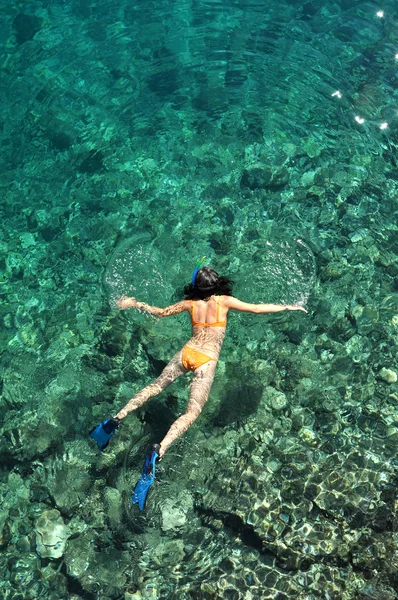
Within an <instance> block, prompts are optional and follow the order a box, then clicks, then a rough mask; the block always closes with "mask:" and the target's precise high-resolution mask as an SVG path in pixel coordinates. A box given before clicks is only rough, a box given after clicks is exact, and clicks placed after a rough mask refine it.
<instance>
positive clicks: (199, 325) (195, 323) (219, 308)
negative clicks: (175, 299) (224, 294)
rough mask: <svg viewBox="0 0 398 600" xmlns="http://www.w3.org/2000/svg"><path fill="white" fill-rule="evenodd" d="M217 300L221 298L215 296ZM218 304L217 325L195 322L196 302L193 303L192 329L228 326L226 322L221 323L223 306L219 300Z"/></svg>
mask: <svg viewBox="0 0 398 600" xmlns="http://www.w3.org/2000/svg"><path fill="white" fill-rule="evenodd" d="M216 298H218V299H220V296H214V299H216ZM216 302H217V321H216V322H215V323H199V322H198V321H195V320H194V318H193V308H194V301H192V313H191V317H192V327H226V326H227V322H226V321H220V310H221V305H220V303H219V301H218V300H216Z"/></svg>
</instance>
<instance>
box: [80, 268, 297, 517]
mask: <svg viewBox="0 0 398 600" xmlns="http://www.w3.org/2000/svg"><path fill="white" fill-rule="evenodd" d="M184 295H185V299H184V300H182V301H181V302H177V304H173V305H171V306H167V307H166V308H158V307H156V306H149V305H148V304H145V303H144V302H138V301H137V300H136V299H135V298H131V297H130V298H129V297H126V296H122V297H121V298H119V300H118V301H117V306H118V307H119V308H120V309H121V310H126V309H128V308H138V309H140V310H144V311H145V312H148V313H149V314H151V315H154V316H156V317H169V316H171V315H176V314H179V313H181V312H184V311H187V312H189V313H190V316H191V321H192V337H191V339H190V340H189V341H188V342H187V343H186V344H185V346H184V347H183V348H182V350H180V351H179V352H177V354H175V355H174V356H173V358H172V359H171V361H170V362H169V363H168V365H167V366H166V367H165V368H164V369H163V371H162V373H161V374H160V376H159V377H158V378H157V379H156V380H155V381H154V382H152V383H151V384H150V385H148V386H147V387H145V388H144V389H143V390H141V391H140V392H138V393H137V394H136V395H135V396H133V398H131V400H129V402H128V403H127V404H126V406H125V407H124V408H122V409H121V410H120V411H119V412H118V413H117V415H116V416H115V417H114V418H112V419H108V420H106V421H103V422H102V423H100V425H98V426H97V427H95V428H94V429H93V430H92V431H91V433H90V435H91V437H93V438H94V439H95V440H96V441H97V444H98V447H99V448H100V450H103V449H104V448H105V447H106V446H107V444H108V442H109V440H110V438H111V437H112V435H113V434H114V432H115V430H116V429H117V427H118V426H119V423H120V421H121V420H122V419H124V418H125V417H126V416H127V415H128V413H129V412H131V411H133V410H135V409H137V408H139V407H140V406H142V405H143V404H144V403H145V402H146V401H147V400H148V399H149V398H152V396H156V395H157V394H159V393H160V392H162V391H163V390H164V389H166V388H167V387H168V386H169V385H170V384H171V383H172V382H173V381H174V380H175V379H177V377H180V375H185V374H186V373H188V371H192V372H193V378H192V383H191V387H190V394H189V401H188V405H187V410H186V412H185V414H183V415H181V416H180V417H179V418H178V419H177V420H176V421H175V422H174V423H173V424H172V425H171V427H170V429H169V431H168V432H167V433H166V436H165V437H164V439H163V440H162V441H161V442H160V444H155V445H154V446H153V447H152V450H151V452H150V453H149V454H148V456H147V458H146V461H145V464H144V470H143V474H142V476H141V478H140V480H139V481H138V483H137V486H136V489H135V491H134V494H133V503H135V502H138V504H139V506H140V508H141V510H142V508H143V507H144V505H145V499H146V494H147V492H148V489H149V486H150V485H151V483H152V482H153V480H154V476H155V462H156V460H157V458H162V457H163V455H164V453H165V452H166V450H167V449H168V448H169V447H170V446H171V444H172V443H173V442H175V440H177V439H178V438H179V437H180V436H181V435H182V434H183V433H184V432H185V431H186V430H187V429H188V428H189V427H190V426H191V425H192V423H193V422H194V421H195V420H196V419H197V418H198V416H199V415H200V413H201V411H202V409H203V407H204V405H205V404H206V401H207V399H208V397H209V393H210V389H211V386H212V383H213V379H214V375H215V371H216V367H217V361H218V357H219V354H220V351H221V346H222V344H223V341H224V336H225V332H226V327H227V315H228V311H229V310H238V311H240V312H250V313H256V314H266V313H274V312H280V311H283V310H301V311H303V312H307V311H306V310H305V309H304V308H303V307H302V306H300V305H298V304H285V305H283V304H249V303H247V302H241V301H240V300H238V299H237V298H234V297H233V296H232V282H231V281H230V280H229V279H228V278H226V277H220V276H219V275H218V273H216V271H214V269H211V268H209V267H200V264H199V265H198V266H197V268H196V269H195V271H194V273H193V276H192V283H191V284H189V285H187V286H186V287H185V288H184Z"/></svg>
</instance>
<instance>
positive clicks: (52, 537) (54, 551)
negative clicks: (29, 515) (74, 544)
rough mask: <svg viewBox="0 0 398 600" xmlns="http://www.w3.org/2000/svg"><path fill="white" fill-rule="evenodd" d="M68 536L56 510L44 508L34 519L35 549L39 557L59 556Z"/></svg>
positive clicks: (67, 531)
mask: <svg viewBox="0 0 398 600" xmlns="http://www.w3.org/2000/svg"><path fill="white" fill-rule="evenodd" d="M69 536H70V531H69V528H68V527H67V526H66V525H65V523H64V521H63V518H62V517H61V513H60V512H59V511H58V510H55V509H54V510H46V511H44V513H43V514H42V515H41V516H40V517H39V518H38V519H37V521H36V551H37V554H38V555H39V556H40V557H41V558H60V557H61V556H62V555H63V554H64V552H65V548H66V541H67V539H68V537H69Z"/></svg>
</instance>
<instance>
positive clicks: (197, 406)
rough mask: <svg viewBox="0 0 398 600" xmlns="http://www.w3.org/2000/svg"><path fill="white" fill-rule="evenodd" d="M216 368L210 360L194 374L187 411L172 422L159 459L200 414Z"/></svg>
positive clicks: (162, 444)
mask: <svg viewBox="0 0 398 600" xmlns="http://www.w3.org/2000/svg"><path fill="white" fill-rule="evenodd" d="M216 367H217V361H215V360H210V361H209V362H207V363H205V364H204V365H202V366H201V367H199V368H198V369H196V371H195V372H194V376H193V379H192V383H191V390H190V395H189V402H188V406H187V411H186V413H185V414H184V415H181V417H179V418H178V419H177V420H176V421H174V423H173V424H172V426H171V427H170V429H169V431H168V432H167V434H166V436H165V438H164V439H163V440H162V442H161V443H160V453H159V456H160V457H162V456H163V455H164V453H165V452H166V450H167V449H168V448H169V447H170V446H171V444H172V443H173V442H175V440H176V439H177V438H179V437H180V436H181V435H182V434H183V433H185V431H186V430H187V429H188V427H190V426H191V425H192V423H193V422H194V421H195V420H196V419H197V418H198V416H199V415H200V413H201V412H202V408H203V407H204V405H205V404H206V401H207V399H208V397H209V394H210V388H211V386H212V383H213V379H214V374H215V372H216Z"/></svg>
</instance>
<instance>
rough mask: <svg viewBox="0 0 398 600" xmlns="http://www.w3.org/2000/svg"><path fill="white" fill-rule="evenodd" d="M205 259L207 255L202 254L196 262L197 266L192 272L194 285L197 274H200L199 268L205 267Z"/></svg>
mask: <svg viewBox="0 0 398 600" xmlns="http://www.w3.org/2000/svg"><path fill="white" fill-rule="evenodd" d="M205 260H206V257H205V256H202V258H201V259H200V260H198V262H197V263H196V267H195V268H194V271H193V273H192V285H196V275H197V274H198V271H199V269H201V268H202V267H203V265H204V262H205Z"/></svg>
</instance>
